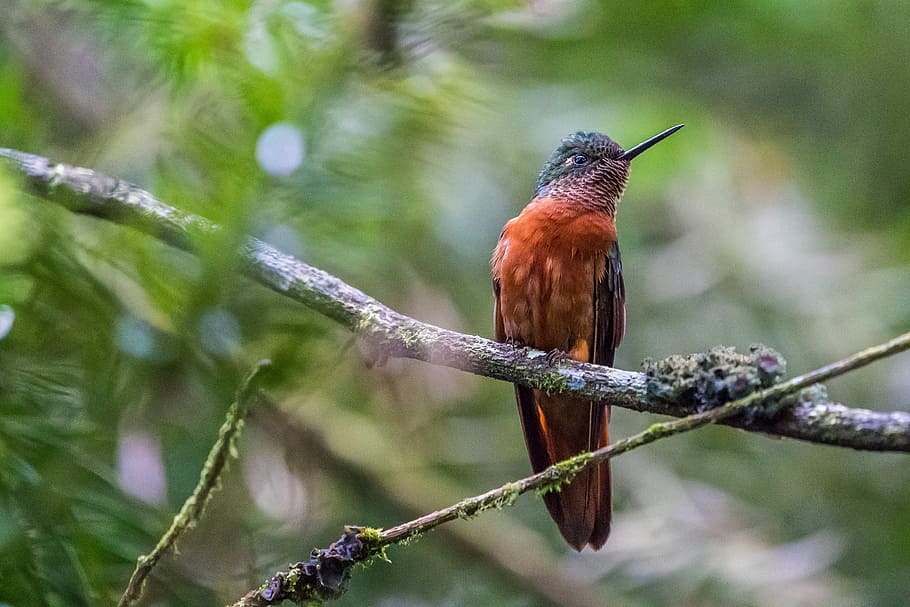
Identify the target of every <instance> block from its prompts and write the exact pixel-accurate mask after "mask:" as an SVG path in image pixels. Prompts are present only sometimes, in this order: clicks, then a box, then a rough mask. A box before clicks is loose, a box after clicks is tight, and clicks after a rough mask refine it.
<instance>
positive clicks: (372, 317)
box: [354, 304, 381, 333]
mask: <svg viewBox="0 0 910 607" xmlns="http://www.w3.org/2000/svg"><path fill="white" fill-rule="evenodd" d="M380 311H381V308H380V307H379V306H377V305H376V304H367V305H365V306H364V307H363V308H362V309H361V311H360V318H358V319H357V326H355V327H354V332H355V333H367V332H372V331H375V330H376V322H377V320H378V319H379V313H380Z"/></svg>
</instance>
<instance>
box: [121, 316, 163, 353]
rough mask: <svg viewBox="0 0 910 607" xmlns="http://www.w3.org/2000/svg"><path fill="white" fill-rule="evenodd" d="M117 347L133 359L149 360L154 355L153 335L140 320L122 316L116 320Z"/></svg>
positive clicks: (150, 329)
mask: <svg viewBox="0 0 910 607" xmlns="http://www.w3.org/2000/svg"><path fill="white" fill-rule="evenodd" d="M114 339H115V340H116V342H117V347H118V348H120V349H121V350H123V351H124V352H126V353H127V354H129V355H130V356H133V357H135V358H151V357H152V355H153V354H154V353H155V333H154V331H153V329H152V328H151V327H150V326H149V325H148V324H147V323H145V322H143V321H142V319H139V318H136V317H135V316H123V317H121V318H120V319H118V320H117V326H116V328H115V338H114Z"/></svg>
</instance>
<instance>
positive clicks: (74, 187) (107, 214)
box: [0, 148, 910, 451]
mask: <svg viewBox="0 0 910 607" xmlns="http://www.w3.org/2000/svg"><path fill="white" fill-rule="evenodd" d="M0 157H5V158H7V159H8V160H9V163H8V165H9V166H10V167H12V168H13V169H14V170H16V171H17V172H18V173H19V174H20V175H22V176H23V177H24V179H25V183H26V184H27V187H28V188H29V189H30V190H31V191H32V192H33V193H35V194H37V195H38V196H40V197H42V198H44V199H46V200H49V201H52V202H54V203H57V204H61V205H63V206H65V207H66V208H68V209H70V210H71V211H73V212H75V213H82V214H88V215H93V216H95V217H99V218H103V219H106V220H110V221H114V222H117V223H122V224H127V225H132V226H134V227H136V228H137V229H139V230H141V231H143V232H145V233H148V234H151V235H153V236H155V237H157V238H160V239H162V240H164V241H166V242H168V243H171V244H173V245H175V246H178V247H180V248H183V249H187V250H191V249H192V243H194V242H198V241H200V240H203V239H206V238H209V237H211V235H212V234H213V233H215V232H218V231H219V230H220V228H219V226H217V225H216V224H214V223H212V222H211V221H209V220H207V219H204V218H202V217H198V216H196V215H191V214H188V213H184V212H182V211H179V210H178V209H175V208H174V207H171V206H169V205H167V204H165V203H163V202H161V201H160V200H157V199H156V198H155V197H154V196H152V195H151V194H149V193H148V192H146V191H144V190H142V189H140V188H138V187H136V186H134V185H132V184H129V183H127V182H124V181H121V180H119V179H114V178H112V177H108V176H105V175H102V174H100V173H97V172H95V171H92V170H91V169H85V168H80V167H73V166H70V165H66V164H55V163H52V162H50V161H49V160H48V159H47V158H43V157H41V156H35V155H32V154H27V153H24V152H18V151H16V150H9V149H4V148H0ZM238 255H239V256H240V259H241V261H242V266H243V271H244V273H245V274H246V275H247V276H249V277H250V278H252V279H253V280H256V281H258V282H260V283H261V284H263V285H265V286H267V287H268V288H270V289H272V290H273V291H275V292H277V293H280V294H282V295H284V296H286V297H289V298H291V299H294V300H296V301H298V302H300V303H302V304H304V305H306V306H308V307H310V308H312V309H313V310H316V311H317V312H319V313H321V314H324V315H325V316H327V317H329V318H331V319H333V320H335V321H337V322H339V323H341V324H342V325H344V326H345V327H347V328H348V329H349V330H351V331H353V332H354V333H356V334H357V335H358V336H359V337H360V338H362V339H363V340H364V341H365V342H366V343H367V344H368V345H370V346H371V347H372V349H374V350H375V351H376V352H378V353H379V355H380V356H392V357H404V358H413V359H418V360H422V361H425V362H428V363H431V364H436V365H443V366H447V367H452V368H456V369H461V370H463V371H468V372H470V373H475V374H478V375H484V376H487V377H491V378H494V379H500V380H504V381H509V382H513V383H518V384H522V385H525V386H531V387H534V388H541V389H544V390H548V391H550V392H559V393H566V394H574V395H576V396H579V397H582V398H586V399H593V400H598V401H601V402H603V403H605V404H609V405H613V406H617V407H625V408H628V409H633V410H636V411H647V412H651V413H660V414H665V415H672V416H675V417H683V416H686V415H689V414H691V413H693V412H697V411H698V410H699V408H700V407H701V406H702V404H701V403H699V402H698V401H697V400H693V399H690V398H686V397H685V392H683V393H682V394H679V395H676V396H674V394H675V393H674V392H673V391H669V392H668V391H666V390H663V389H657V390H655V389H654V387H655V385H657V386H658V387H661V386H663V384H662V383H661V382H658V383H657V384H655V382H654V379H655V377H656V376H652V377H649V376H648V375H646V374H645V373H636V372H631V371H623V370H620V369H610V368H607V367H601V366H597V365H591V364H586V363H577V362H574V361H563V362H561V363H560V364H559V365H556V366H553V365H550V364H549V363H548V362H547V359H546V356H545V355H544V353H543V352H540V351H538V350H530V349H523V348H514V347H512V346H509V345H507V344H499V343H495V342H493V341H490V340H488V339H483V338H481V337H478V336H473V335H464V334H461V333H456V332H454V331H448V330H446V329H442V328H440V327H436V326H433V325H429V324H426V323H422V322H419V321H417V320H414V319H413V318H409V317H407V316H405V315H403V314H399V313H398V312H396V311H394V310H392V309H390V308H388V307H386V306H384V305H383V304H381V303H380V302H379V301H377V300H375V299H373V298H372V297H369V296H368V295H366V294H364V293H363V292H361V291H359V290H357V289H355V288H354V287H351V286H350V285H348V284H346V283H345V282H343V281H342V280H340V279H338V278H336V277H334V276H332V275H330V274H328V273H326V272H324V271H322V270H319V269H317V268H313V267H311V266H309V265H307V264H305V263H303V262H302V261H300V260H298V259H296V258H294V257H292V256H290V255H286V254H284V253H282V252H280V251H278V250H277V249H275V248H274V247H272V246H270V245H268V244H266V243H264V242H262V241H260V240H257V239H255V238H247V239H246V240H245V241H244V243H243V245H242V246H241V248H240V251H239V252H238ZM658 379H659V378H658ZM797 401H798V402H797V403H796V404H795V405H794V406H791V407H789V408H787V409H786V411H785V412H784V413H783V414H781V415H777V416H774V417H773V419H761V418H759V419H747V418H742V417H736V418H733V419H726V420H722V421H721V423H724V424H729V425H732V426H737V427H741V428H744V429H746V430H750V431H759V432H764V433H767V434H775V435H779V436H787V437H791V438H796V439H800V440H805V441H810V442H815V443H825V444H829V445H838V446H843V447H852V448H854V449H868V450H877V451H910V413H906V412H903V411H892V412H878V411H870V410H867V409H858V408H850V407H846V406H844V405H842V404H839V403H834V402H829V401H828V400H827V398H826V397H825V396H824V394H823V392H822V391H817V392H816V393H815V394H814V395H813V397H812V398H805V399H797Z"/></svg>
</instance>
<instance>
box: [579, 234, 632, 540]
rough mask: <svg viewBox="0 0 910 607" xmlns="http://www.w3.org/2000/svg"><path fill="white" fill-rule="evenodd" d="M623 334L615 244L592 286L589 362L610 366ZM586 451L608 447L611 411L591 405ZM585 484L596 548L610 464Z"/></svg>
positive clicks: (605, 518) (606, 521) (606, 529)
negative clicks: (591, 503) (592, 514)
mask: <svg viewBox="0 0 910 607" xmlns="http://www.w3.org/2000/svg"><path fill="white" fill-rule="evenodd" d="M625 330H626V289H625V285H623V282H622V259H621V258H620V255H619V245H618V244H616V243H615V242H614V243H613V246H612V247H611V248H610V251H609V252H608V253H607V258H606V268H605V271H604V275H603V277H602V278H600V280H598V279H597V278H596V277H595V285H594V345H593V347H592V348H591V362H593V363H595V364H598V365H607V366H613V356H614V354H615V353H616V348H618V347H619V342H621V341H622V337H623V334H624V333H625ZM588 415H589V422H588V450H589V451H594V450H595V449H599V448H600V447H603V446H605V445H607V444H609V443H610V430H609V423H610V407H609V406H607V405H602V404H600V403H596V402H592V403H591V405H590V407H589V409H588ZM592 476H593V477H594V478H592V479H590V482H589V484H588V491H589V492H590V493H589V495H588V500H589V503H590V501H593V502H594V503H595V504H596V506H595V512H597V514H596V515H595V517H594V528H593V530H592V531H591V537H590V538H589V540H588V541H589V543H590V544H591V545H592V546H593V547H594V548H595V549H597V548H599V547H600V546H602V545H603V544H604V542H606V541H607V536H609V535H610V520H611V518H612V516H611V510H612V506H611V502H612V495H611V493H612V490H611V482H610V462H609V461H606V462H604V463H602V464H600V465H599V466H597V467H596V468H595V469H594V470H592Z"/></svg>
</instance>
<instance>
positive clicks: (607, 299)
mask: <svg viewBox="0 0 910 607" xmlns="http://www.w3.org/2000/svg"><path fill="white" fill-rule="evenodd" d="M683 126H684V125H682V124H680V125H677V126H674V127H672V128H669V129H667V130H666V131H664V132H662V133H660V134H658V135H655V136H654V137H651V138H650V139H648V140H646V141H644V142H642V143H640V144H638V145H637V146H635V147H633V148H631V149H629V150H624V149H623V148H622V147H621V146H620V145H619V144H618V143H616V142H615V141H613V140H612V139H610V138H609V137H607V136H606V135H604V134H602V133H595V132H583V131H579V132H577V133H573V134H571V135H569V136H567V137H566V138H564V139H563V140H562V142H561V143H560V145H559V147H557V148H556V150H555V151H554V152H553V154H552V155H551V156H550V158H549V160H547V162H546V163H545V164H544V166H543V169H542V170H541V171H540V174H539V175H538V178H537V188H536V190H535V192H534V197H533V198H532V199H531V202H529V203H528V205H527V206H526V207H525V208H524V210H522V211H521V213H520V214H519V215H518V217H515V218H514V219H511V220H510V221H509V222H507V223H506V225H505V227H504V228H503V230H502V234H500V236H499V242H498V244H497V245H496V249H495V250H494V251H493V257H492V260H491V266H492V274H493V295H494V300H495V304H494V309H493V317H494V335H495V339H496V341H498V342H507V343H512V344H514V345H516V346H525V347H531V348H537V349H540V350H544V351H547V352H548V359H549V360H550V361H551V362H555V361H558V360H559V359H561V358H566V357H568V358H571V359H574V360H577V361H582V362H588V363H594V364H598V365H607V366H612V365H613V356H614V353H615V352H616V348H618V347H619V343H620V341H622V338H623V334H624V333H625V329H626V308H625V299H626V293H625V286H624V285H623V277H622V260H621V258H620V255H619V245H618V244H617V240H616V208H617V205H618V204H619V199H620V197H621V196H622V193H623V190H624V189H625V186H626V181H627V180H628V177H629V165H630V163H631V161H632V159H633V158H635V157H636V156H638V155H639V154H641V153H642V152H644V151H645V150H647V149H648V148H650V147H651V146H653V145H654V144H656V143H658V142H660V141H662V140H664V139H666V138H667V137H669V136H670V135H672V134H673V133H675V132H676V131H678V130H679V129H681V128H682V127H683ZM515 398H516V400H517V402H518V413H519V416H520V418H521V426H522V430H523V431H524V437H525V444H526V445H527V448H528V455H529V456H530V459H531V467H532V468H533V469H534V472H540V471H541V470H543V469H545V468H547V467H548V466H550V465H551V464H553V463H556V462H559V461H561V460H564V459H566V458H569V457H572V456H573V455H576V454H578V453H580V452H582V451H593V450H595V449H597V448H599V447H602V446H604V445H607V444H608V443H609V441H610V434H609V429H608V423H609V421H610V407H609V406H608V405H604V404H602V403H598V402H594V401H585V400H583V399H579V398H574V397H571V396H564V395H559V394H553V395H551V394H548V393H547V392H545V391H543V390H536V389H533V388H528V387H525V386H520V385H518V384H516V385H515ZM543 499H544V502H545V503H546V506H547V510H549V512H550V516H552V517H553V520H554V521H555V522H556V525H557V526H558V527H559V530H560V532H561V533H562V536H563V537H564V538H565V540H566V542H568V544H569V545H570V546H572V547H573V548H574V549H576V550H579V551H581V550H582V549H583V548H584V547H585V546H588V545H589V546H591V548H593V549H594V550H598V549H599V548H601V547H602V546H603V545H604V543H605V542H606V541H607V537H608V536H609V534H610V519H611V517H612V497H611V486H610V462H609V461H606V462H603V463H601V464H598V465H597V466H595V467H593V468H588V469H586V470H584V471H582V472H580V473H579V474H578V475H577V476H576V477H575V478H574V479H573V480H572V482H570V483H569V484H568V485H565V486H563V487H562V488H561V490H560V491H555V492H554V491H551V492H549V493H546V494H544V496H543Z"/></svg>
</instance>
